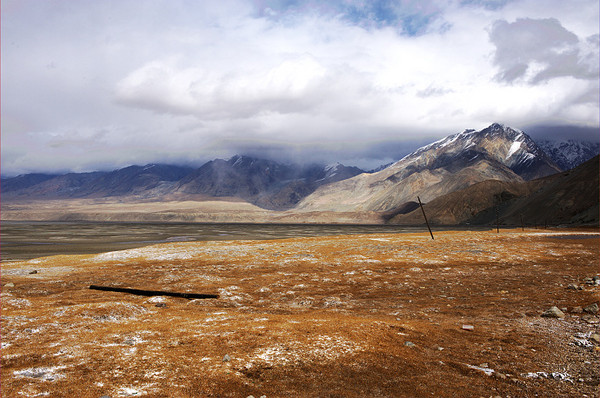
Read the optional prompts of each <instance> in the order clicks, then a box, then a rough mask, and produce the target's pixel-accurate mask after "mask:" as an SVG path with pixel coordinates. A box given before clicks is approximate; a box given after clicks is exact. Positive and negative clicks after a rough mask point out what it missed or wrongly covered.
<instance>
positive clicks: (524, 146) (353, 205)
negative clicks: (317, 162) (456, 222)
mask: <svg viewBox="0 0 600 398" xmlns="http://www.w3.org/2000/svg"><path fill="white" fill-rule="evenodd" d="M559 171H561V170H560V168H559V167H558V166H557V165H556V164H555V163H554V162H553V161H552V160H551V159H550V158H549V157H548V156H547V155H546V154H545V153H544V151H542V150H541V149H540V148H539V147H538V146H537V145H536V144H535V142H534V141H533V140H532V139H531V138H530V137H529V136H527V135H526V134H525V133H523V132H522V131H520V130H517V129H513V128H510V127H506V126H503V125H501V124H498V123H494V124H492V125H490V126H489V127H487V128H485V129H483V130H480V131H475V130H465V131H463V132H461V133H458V134H453V135H450V136H447V137H445V138H442V139H440V140H438V141H435V142H433V143H431V144H429V145H426V146H424V147H421V148H419V149H418V150H416V151H415V152H413V153H411V154H409V155H407V156H405V157H404V158H402V159H401V160H399V161H398V162H396V163H394V164H392V165H391V166H389V167H386V168H384V169H383V170H381V171H379V172H375V173H372V174H361V175H358V176H356V177H353V178H350V179H346V180H343V181H340V182H338V183H334V184H328V185H324V186H321V187H319V188H318V189H317V190H316V191H315V192H314V193H312V194H311V195H309V196H308V197H306V198H304V199H303V200H302V201H301V202H300V203H299V205H298V207H297V208H299V209H302V210H307V211H308V210H310V211H313V210H328V211H356V210H359V211H391V210H393V209H396V208H399V207H401V206H402V205H403V204H404V203H406V202H409V201H414V200H415V199H416V197H417V195H418V196H420V197H421V199H422V200H425V201H427V200H432V199H434V198H436V197H437V196H440V195H444V194H447V193H449V192H452V191H454V190H458V189H463V188H466V187H468V186H470V185H472V184H475V183H477V182H480V181H485V180H491V179H495V180H501V181H523V180H531V179H535V178H539V177H544V176H547V175H550V174H554V173H557V172H559Z"/></svg>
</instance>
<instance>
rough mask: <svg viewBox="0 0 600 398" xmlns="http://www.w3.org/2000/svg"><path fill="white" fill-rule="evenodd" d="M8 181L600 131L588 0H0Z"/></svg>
mask: <svg viewBox="0 0 600 398" xmlns="http://www.w3.org/2000/svg"><path fill="white" fill-rule="evenodd" d="M1 7H2V10H1V11H2V14H1V16H2V21H1V29H2V32H1V33H2V36H1V40H2V43H1V46H2V57H1V61H2V69H1V73H2V76H1V77H2V85H1V90H2V92H1V95H2V98H1V99H2V108H1V111H2V112H1V117H2V118H1V122H2V125H1V127H2V131H1V140H2V142H1V145H2V146H1V150H2V153H1V155H2V156H1V162H2V165H1V166H2V170H1V171H2V174H3V175H15V174H18V173H25V172H33V171H45V172H60V171H89V170H99V169H100V170H102V169H114V168H117V167H122V166H127V165H131V164H140V165H141V164H146V163H151V162H168V163H187V164H192V165H200V164H202V163H203V162H205V161H207V160H211V159H214V158H228V157H230V156H232V155H234V154H236V153H240V154H249V155H259V156H264V157H268V158H272V159H276V160H283V159H289V160H290V161H294V162H306V161H322V162H326V163H331V162H334V161H340V162H342V163H344V164H349V165H357V166H360V167H365V168H368V167H376V166H377V165H379V164H383V163H387V162H390V161H392V160H397V159H398V158H399V157H401V156H402V155H404V154H406V152H407V151H409V150H411V149H415V147H416V146H419V145H420V144H426V143H429V142H431V141H432V140H435V139H438V138H440V137H443V136H446V135H449V134H453V133H456V132H460V131H462V130H464V129H466V128H475V129H481V128H484V127H486V126H488V125H489V124H491V123H492V122H500V123H504V124H506V125H509V126H511V127H516V128H520V129H522V130H524V131H525V132H528V130H530V131H532V132H535V134H537V135H538V136H540V137H541V136H543V135H544V134H545V133H544V132H547V134H550V135H553V136H556V135H561V136H564V137H566V138H568V137H577V138H581V137H584V138H586V137H587V138H589V139H595V140H598V126H599V67H598V59H599V51H598V50H599V36H598V32H599V23H598V21H599V5H598V1H597V0H569V1H564V0H544V1H539V0H487V1H486V0H462V1H459V0H424V1H423V0H422V1H419V0H397V1H393V0H373V1H367V0H333V1H311V0H308V1H299V0H298V1H296V0H273V1H270V0H254V1H250V0H246V1H243V0H218V1H217V0H214V1H211V0H206V1H192V0H189V1H186V0H163V1H161V0H114V1H113V0H78V1H70V0H47V1H38V0H3V1H2V3H1Z"/></svg>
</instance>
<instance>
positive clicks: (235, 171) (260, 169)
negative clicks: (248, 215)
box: [174, 156, 363, 209]
mask: <svg viewBox="0 0 600 398" xmlns="http://www.w3.org/2000/svg"><path fill="white" fill-rule="evenodd" d="M362 172H363V171H362V170H361V169H359V168H356V167H347V166H344V165H342V164H339V163H338V164H335V165H330V166H325V167H322V166H316V165H312V166H307V167H301V166H297V165H284V164H281V163H277V162H274V161H271V160H264V159H256V158H252V157H248V156H234V157H232V158H231V159H229V160H222V159H217V160H213V161H210V162H208V163H206V164H204V165H203V166H202V167H200V168H199V169H197V170H195V171H194V172H193V173H191V174H189V175H188V176H186V177H185V178H183V179H182V180H181V181H179V182H178V183H177V184H176V186H175V187H174V192H177V193H184V194H204V195H209V196H215V197H224V196H232V197H239V198H242V199H245V200H247V201H249V202H251V203H254V204H256V205H258V206H261V207H264V208H268V209H287V208H291V207H293V206H294V205H295V204H296V203H298V201H300V200H301V199H302V198H304V197H305V196H306V195H308V194H310V193H311V192H313V191H314V190H315V189H316V188H317V187H319V186H320V185H323V184H328V183H330V182H335V181H340V180H342V179H345V178H349V177H353V176H355V175H357V174H359V173H362Z"/></svg>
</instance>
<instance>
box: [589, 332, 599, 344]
mask: <svg viewBox="0 0 600 398" xmlns="http://www.w3.org/2000/svg"><path fill="white" fill-rule="evenodd" d="M590 340H592V341H593V342H595V343H596V344H600V334H598V333H593V334H592V335H591V336H590Z"/></svg>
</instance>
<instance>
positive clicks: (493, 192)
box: [390, 156, 600, 225]
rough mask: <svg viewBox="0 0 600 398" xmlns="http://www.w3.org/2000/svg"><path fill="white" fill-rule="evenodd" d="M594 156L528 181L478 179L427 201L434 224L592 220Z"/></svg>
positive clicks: (408, 217) (412, 216) (415, 219)
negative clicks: (477, 181) (580, 162)
mask: <svg viewBox="0 0 600 398" xmlns="http://www.w3.org/2000/svg"><path fill="white" fill-rule="evenodd" d="M599 169H600V165H599V163H598V156H596V157H595V158H593V159H591V160H589V161H587V162H585V163H584V164H582V165H580V166H579V167H577V168H575V169H573V170H570V171H567V172H562V173H557V174H554V175H551V176H548V177H544V178H540V179H536V180H533V181H528V182H507V181H498V180H489V181H483V182H480V183H478V184H474V185H473V186H470V187H468V188H466V189H462V190H459V191H455V192H452V193H449V194H447V195H443V196H440V197H438V198H436V199H434V200H432V201H430V202H429V203H427V204H426V206H425V208H426V211H427V215H428V218H429V220H430V222H431V223H433V224H493V223H495V220H496V208H497V210H498V215H499V220H500V222H501V224H503V225H504V224H508V225H521V220H523V223H524V224H526V225H544V224H552V225H557V224H594V225H597V224H598V222H599V216H598V203H599V192H598V186H599ZM422 221H423V216H422V214H421V212H420V210H418V209H417V210H414V211H411V212H406V214H399V215H396V216H395V217H393V218H391V220H390V222H391V223H399V224H415V223H420V222H422Z"/></svg>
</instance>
